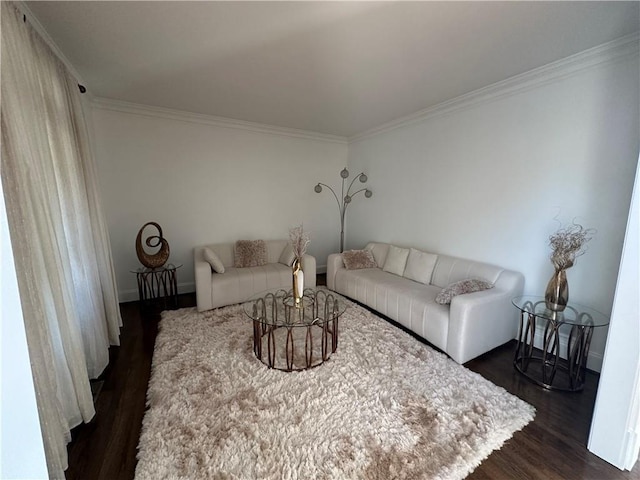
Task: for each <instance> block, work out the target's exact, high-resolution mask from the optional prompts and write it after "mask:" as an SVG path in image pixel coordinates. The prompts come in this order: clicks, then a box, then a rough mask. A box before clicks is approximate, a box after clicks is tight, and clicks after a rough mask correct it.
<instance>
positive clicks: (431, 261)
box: [403, 248, 438, 285]
mask: <svg viewBox="0 0 640 480" xmlns="http://www.w3.org/2000/svg"><path fill="white" fill-rule="evenodd" d="M436 260H438V256H437V255H434V254H433V253H426V252H421V251H420V250H416V249H415V248H412V249H411V250H410V251H409V257H408V258H407V267H406V268H405V270H404V275H403V276H404V277H406V278H409V279H411V280H414V281H416V282H420V283H424V284H425V285H429V283H430V282H431V274H432V273H433V269H434V268H435V266H436Z"/></svg>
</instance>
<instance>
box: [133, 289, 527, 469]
mask: <svg viewBox="0 0 640 480" xmlns="http://www.w3.org/2000/svg"><path fill="white" fill-rule="evenodd" d="M348 305H349V308H348V309H347V311H346V312H345V314H344V315H343V316H342V317H340V338H339V343H338V350H337V351H336V352H335V353H334V354H333V355H332V356H331V358H330V359H329V360H328V361H327V362H326V363H324V364H322V365H320V366H318V367H316V368H313V369H311V370H306V371H302V372H291V373H287V372H282V371H279V370H272V369H268V368H267V367H266V366H265V365H264V364H262V363H261V362H260V361H259V360H258V359H257V358H256V357H255V356H254V354H253V340H252V332H253V327H252V322H251V321H250V320H249V319H248V318H247V317H246V316H244V314H243V312H242V309H241V307H240V306H237V305H236V306H232V307H225V308H221V309H216V310H212V311H209V312H204V313H198V312H197V311H196V310H195V309H192V308H190V309H182V310H175V311H169V312H164V313H163V314H162V320H161V324H160V329H159V333H158V336H157V339H156V346H155V351H154V355H153V366H152V374H151V380H150V382H149V389H148V392H147V405H148V409H147V412H146V414H145V417H144V421H143V428H142V434H141V436H140V443H139V446H138V450H139V451H138V464H137V467H136V479H138V480H146V479H153V480H157V479H178V478H179V479H206V478H211V479H274V480H275V479H278V480H279V479H340V480H342V479H366V480H375V479H385V480H386V479H422V478H429V479H430V478H439V479H457V478H464V477H465V476H467V475H468V474H469V473H470V472H472V471H473V470H474V468H476V467H477V466H478V465H479V464H480V462H482V460H483V459H485V458H486V457H487V456H488V455H489V454H490V453H491V452H492V451H493V450H495V449H498V448H500V447H501V446H502V444H503V443H504V442H505V441H506V440H508V439H509V438H511V436H512V435H513V433H514V432H516V431H517V430H520V429H521V428H523V427H524V426H525V425H526V424H527V423H529V422H530V421H531V420H533V417H534V415H535V411H534V408H533V407H532V406H531V405H529V404H527V403H525V402H524V401H522V400H520V399H519V398H517V397H515V396H513V395H511V394H509V393H508V392H506V391H505V390H504V389H502V388H500V387H497V386H496V385H494V384H492V383H491V382H489V381H487V380H485V379H484V378H483V377H481V376H480V375H478V374H476V373H473V372H471V371H470V370H468V369H466V368H464V367H462V366H460V365H458V364H456V363H455V362H454V361H453V360H451V359H449V358H448V357H447V356H446V355H444V354H441V353H438V352H436V351H434V350H433V349H431V348H429V347H428V346H426V345H424V344H422V343H420V342H419V341H417V340H416V339H414V338H412V337H411V336H410V335H408V334H406V333H405V332H403V331H401V330H400V329H398V328H397V327H394V326H393V325H391V324H389V323H387V322H386V321H384V320H382V319H380V318H378V317H376V316H375V315H373V314H372V313H370V312H368V311H367V310H365V309H364V308H362V307H360V306H358V305H356V304H354V303H352V302H348Z"/></svg>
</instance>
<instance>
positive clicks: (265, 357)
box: [242, 288, 347, 372]
mask: <svg viewBox="0 0 640 480" xmlns="http://www.w3.org/2000/svg"><path fill="white" fill-rule="evenodd" d="M293 300H294V299H293V295H292V291H291V290H284V289H279V290H268V291H266V292H262V293H259V294H257V295H255V296H253V297H251V298H250V299H249V300H248V301H247V302H245V303H244V304H243V305H242V307H243V310H244V312H245V314H246V315H247V316H248V317H249V318H251V319H252V320H253V352H254V354H255V355H256V357H257V358H258V359H259V360H260V361H261V362H262V363H264V364H265V365H266V366H268V367H269V368H275V369H277V370H283V371H286V372H291V371H296V370H306V369H308V368H313V367H317V366H318V365H321V364H322V363H324V362H325V361H327V360H328V359H329V357H330V356H331V354H332V353H333V352H335V351H336V349H337V348H338V318H339V317H340V315H342V314H343V313H344V311H345V310H346V308H347V305H346V303H345V301H344V299H343V298H342V297H341V296H340V295H338V294H337V293H335V292H332V291H330V290H327V289H325V288H305V290H304V295H303V297H302V300H301V306H300V307H296V306H295V303H294V301H293Z"/></svg>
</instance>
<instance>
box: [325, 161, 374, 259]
mask: <svg viewBox="0 0 640 480" xmlns="http://www.w3.org/2000/svg"><path fill="white" fill-rule="evenodd" d="M340 177H342V189H341V195H340V198H338V195H337V194H336V192H335V190H334V189H333V188H331V187H330V186H329V185H327V184H326V183H321V182H318V184H317V185H316V186H315V187H314V190H315V192H316V193H320V192H322V187H327V188H328V189H329V190H331V193H333V196H334V197H335V199H336V203H337V204H338V211H339V213H340V253H342V252H343V251H344V219H345V215H346V213H347V207H348V206H349V204H350V203H351V201H352V200H353V197H355V196H356V195H357V194H358V193H360V192H364V196H365V197H366V198H371V195H373V192H372V191H371V190H369V189H368V188H361V189H360V190H357V191H355V192H353V193H351V187H352V186H353V183H354V182H355V181H356V179H358V180H360V183H366V181H367V180H368V178H367V176H366V175H365V174H364V172H361V173H359V174H358V175H356V176H355V177H354V178H353V180H351V183H350V184H349V187H348V188H347V192H346V193H345V191H344V183H345V180H346V179H347V178H349V170H347V169H346V167H345V168H344V169H342V171H341V172H340Z"/></svg>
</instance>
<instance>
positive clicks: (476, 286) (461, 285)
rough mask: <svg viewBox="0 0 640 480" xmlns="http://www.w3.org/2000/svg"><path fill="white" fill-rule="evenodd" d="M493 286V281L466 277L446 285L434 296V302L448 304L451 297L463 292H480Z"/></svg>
mask: <svg viewBox="0 0 640 480" xmlns="http://www.w3.org/2000/svg"><path fill="white" fill-rule="evenodd" d="M490 288H493V283H491V282H487V281H486V280H483V279H481V278H467V279H465V280H460V281H458V282H454V283H452V284H450V285H447V286H446V287H445V288H443V289H442V291H441V292H440V293H439V294H438V295H437V296H436V303H439V304H440V305H448V304H450V303H451V300H452V299H453V297H456V296H458V295H464V294H465V293H473V292H480V291H482V290H488V289H490Z"/></svg>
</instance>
